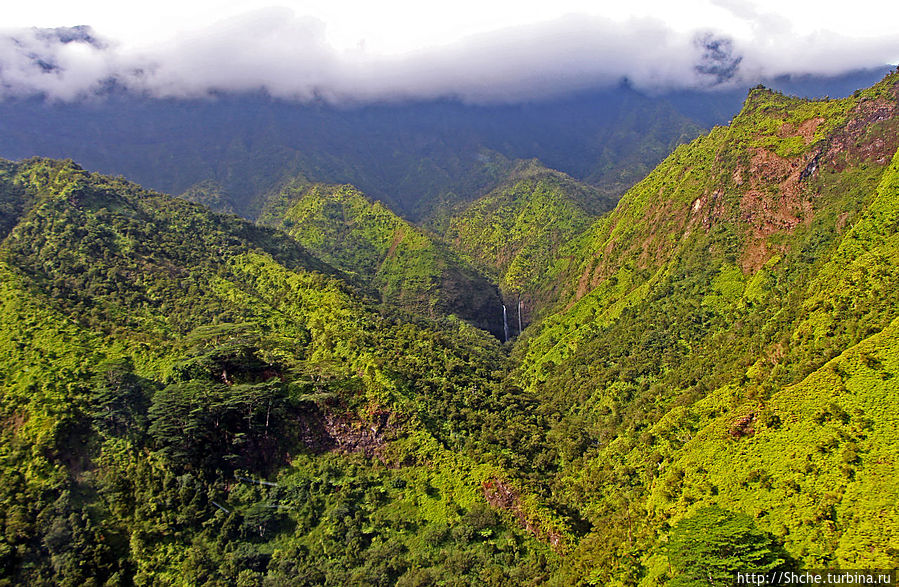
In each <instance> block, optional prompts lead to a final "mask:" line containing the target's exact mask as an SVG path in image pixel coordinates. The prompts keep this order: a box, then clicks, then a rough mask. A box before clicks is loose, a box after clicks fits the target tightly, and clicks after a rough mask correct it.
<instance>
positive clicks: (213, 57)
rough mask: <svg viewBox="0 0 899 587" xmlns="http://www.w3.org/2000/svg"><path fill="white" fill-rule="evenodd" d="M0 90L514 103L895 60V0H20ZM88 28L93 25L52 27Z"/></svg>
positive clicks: (12, 15) (898, 42)
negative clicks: (618, 87) (622, 84)
mask: <svg viewBox="0 0 899 587" xmlns="http://www.w3.org/2000/svg"><path fill="white" fill-rule="evenodd" d="M3 13H4V14H3V17H2V23H3V24H2V26H0V84H2V85H0V95H7V96H9V95H23V94H33V93H44V94H47V95H49V96H51V97H53V98H56V99H63V100H70V99H78V98H81V97H83V96H86V95H91V94H93V93H95V92H96V91H97V90H98V89H99V88H102V87H104V85H108V83H109V80H113V79H114V80H115V81H116V83H117V84H118V85H119V86H124V87H128V88H130V89H132V90H134V91H139V92H146V93H149V94H151V95H155V96H202V95H206V94H208V93H209V92H211V91H246V90H257V89H260V88H264V89H266V90H267V91H269V92H270V93H272V94H273V95H275V96H278V97H284V98H297V99H310V98H313V97H324V98H326V99H331V100H369V99H384V98H388V99H390V98H409V97H412V98H429V97H436V96H447V95H450V96H457V97H459V98H461V99H464V100H467V101H474V102H490V101H517V100H526V99H533V98H540V97H543V96H549V95H555V94H558V93H564V92H567V91H571V90H577V89H583V88H589V87H597V86H602V85H608V84H615V83H618V82H619V81H620V80H621V78H622V77H627V78H628V79H629V80H630V81H631V82H632V83H634V84H635V85H636V86H637V87H640V88H643V89H647V90H658V89H667V88H682V87H705V88H714V87H721V86H726V85H728V84H733V83H737V82H740V83H746V82H750V83H751V82H754V81H757V80H759V79H762V78H765V77H768V78H770V77H774V76H777V75H781V74H804V73H811V74H839V73H845V72H847V71H850V70H852V69H857V68H864V67H878V66H882V65H885V64H895V63H897V62H899V34H897V30H899V29H897V27H896V22H897V17H899V3H887V2H884V1H882V0H877V1H872V0H855V1H853V2H851V3H848V4H847V3H840V4H838V5H836V6H835V5H834V4H832V3H826V2H822V1H821V0H816V1H804V0H803V1H800V2H791V1H787V0H780V1H770V0H764V1H759V2H752V1H745V0H689V1H676V2H675V1H670V0H669V1H649V0H618V1H616V2H599V1H597V0H592V1H582V0H542V1H541V2H533V3H531V2H523V1H519V2H506V1H503V2H492V1H489V0H479V1H472V0H453V1H452V2H433V3H428V2H421V1H420V0H419V1H405V0H396V1H385V0H379V1H368V2H339V1H334V0H331V1H330V2H325V1H320V0H311V1H306V2H303V1H287V2H276V3H269V2H265V1H263V2H250V1H247V0H225V1H216V2H213V1H211V0H193V1H190V2H187V1H184V0H180V1H173V0H154V1H153V2H145V3H125V2H119V3H111V2H97V1H91V0H87V1H85V0H81V1H79V2H71V1H69V2H58V3H57V2H41V1H34V2H17V3H15V4H14V5H11V6H4V10H3ZM77 25H86V26H87V27H90V28H88V29H79V30H75V31H70V30H55V31H51V30H49V29H59V28H62V29H64V28H65V27H73V26H77Z"/></svg>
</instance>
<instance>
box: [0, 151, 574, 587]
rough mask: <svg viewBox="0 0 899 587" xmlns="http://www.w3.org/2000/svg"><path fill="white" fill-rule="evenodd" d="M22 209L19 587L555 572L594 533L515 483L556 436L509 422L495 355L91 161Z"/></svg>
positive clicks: (2, 475)
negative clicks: (533, 452) (380, 309)
mask: <svg viewBox="0 0 899 587" xmlns="http://www.w3.org/2000/svg"><path fill="white" fill-rule="evenodd" d="M0 186H2V193H3V194H4V204H6V203H10V202H11V203H12V204H13V205H12V206H9V207H6V208H4V222H6V224H7V225H9V224H14V226H13V228H12V230H11V231H10V232H9V234H7V235H6V237H5V239H4V240H3V242H2V245H0V289H2V292H0V294H2V295H0V304H2V307H0V356H2V357H3V359H2V364H0V439H2V441H0V488H2V489H0V505H2V507H0V514H2V515H0V524H2V530H3V531H2V533H0V559H2V565H0V568H2V574H0V581H2V582H4V583H6V584H102V583H108V584H132V583H135V584H183V583H187V584H202V583H207V584H235V583H238V584H239V583H249V584H259V583H261V582H262V580H263V579H264V578H265V579H266V580H268V581H270V582H275V583H282V584H283V583H289V584H310V585H320V584H347V583H349V584H359V583H362V584H392V583H395V582H397V581H403V582H406V583H409V584H415V583H421V582H423V581H426V580H432V581H446V582H452V583H460V582H461V583H465V582H474V581H477V582H479V583H483V582H487V583H493V584H499V583H500V582H501V581H502V578H503V577H519V578H521V580H522V582H526V581H532V580H539V579H540V577H545V576H546V575H547V573H548V572H549V571H550V570H551V568H552V567H553V566H554V564H555V562H554V561H556V560H557V558H556V554H554V551H553V548H555V549H556V550H558V549H561V548H562V547H563V546H564V544H566V541H567V540H568V536H569V533H568V530H567V529H566V523H565V521H564V519H563V518H562V517H560V516H558V515H556V514H554V513H552V512H551V511H549V510H547V509H546V508H545V507H544V506H542V505H540V502H539V500H538V499H537V498H536V497H535V496H533V495H532V494H530V493H528V492H527V491H525V490H524V489H523V488H521V487H519V486H518V484H517V482H516V481H515V477H514V474H513V471H514V470H515V467H516V465H517V462H516V460H515V458H516V457H515V454H516V453H515V451H514V450H511V447H513V446H514V445H515V444H516V440H515V437H513V434H514V436H517V437H527V436H533V433H531V432H529V428H528V427H529V426H530V427H533V423H531V422H529V421H528V420H527V419H525V418H520V419H519V420H518V421H517V423H516V424H514V425H513V427H512V428H511V430H513V431H515V430H517V432H514V433H510V432H507V431H508V430H510V429H509V428H508V427H509V421H508V419H505V420H504V419H502V418H501V417H500V415H501V414H502V413H503V410H504V409H506V406H508V405H510V404H511V403H512V401H511V399H510V398H511V397H514V393H515V392H514V390H503V389H502V388H501V387H500V386H499V385H498V379H497V378H498V375H497V369H498V367H499V364H500V361H501V360H502V358H501V354H500V352H499V346H498V343H497V342H496V341H495V339H493V338H491V337H489V336H487V335H486V334H485V333H483V332H481V331H479V330H476V329H473V328H471V327H470V326H468V325H466V324H464V323H462V322H459V321H455V322H445V323H444V324H443V326H442V327H441V328H437V327H436V326H435V325H434V324H433V323H432V324H431V325H430V326H429V325H427V324H423V325H418V326H417V325H413V324H406V323H402V322H396V321H393V320H389V319H387V318H385V317H383V316H382V315H380V314H378V313H377V312H376V311H375V310H374V309H373V307H372V305H371V303H370V302H369V301H367V300H366V299H365V298H364V297H362V296H360V295H359V293H358V292H356V291H355V290H354V289H353V288H352V287H350V286H348V285H347V284H346V283H345V282H344V281H342V280H341V279H339V275H338V274H337V273H336V272H335V271H334V270H333V269H331V268H330V267H329V266H328V265H325V264H324V263H322V262H321V261H318V260H317V259H315V258H314V257H312V256H310V255H309V254H308V252H306V251H305V250H304V249H302V248H301V247H300V246H299V245H297V244H296V242H295V241H294V240H292V239H290V238H289V237H287V236H286V235H283V234H281V233H278V232H276V231H273V230H271V229H264V228H259V227H256V226H253V225H252V224H249V223H247V222H246V221H243V220H240V219H238V218H236V217H233V216H230V217H229V216H218V215H215V214H213V213H211V212H209V211H208V210H207V209H205V208H203V207H201V206H198V205H195V204H191V203H188V202H184V201H182V200H177V199H173V198H169V197H166V196H162V195H160V194H156V193H153V192H148V191H145V190H142V189H141V188H139V187H137V186H134V185H132V184H127V183H125V182H122V181H120V180H116V179H110V178H105V177H102V176H98V175H95V174H90V173H88V172H85V171H83V170H81V169H80V168H78V167H77V166H75V165H73V164H72V163H71V162H54V161H47V160H30V161H26V162H23V163H19V164H11V163H4V164H3V173H2V175H0ZM7 210H11V211H10V212H7ZM497 487H499V488H503V491H504V493H503V495H504V496H506V499H504V500H500V501H497V499H496V498H495V497H494V496H495V494H496V492H497V491H498V490H497V489H496V488H497ZM491 500H493V502H495V505H496V506H497V507H491V506H490V505H489V503H491ZM429 578H430V579H429Z"/></svg>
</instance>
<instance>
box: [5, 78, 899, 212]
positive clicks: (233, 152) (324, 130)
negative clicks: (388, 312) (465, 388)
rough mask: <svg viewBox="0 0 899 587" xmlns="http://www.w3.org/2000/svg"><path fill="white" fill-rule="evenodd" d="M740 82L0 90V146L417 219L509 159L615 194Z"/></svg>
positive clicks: (147, 178) (709, 119) (834, 83)
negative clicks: (406, 95) (504, 93)
mask: <svg viewBox="0 0 899 587" xmlns="http://www.w3.org/2000/svg"><path fill="white" fill-rule="evenodd" d="M884 73H885V71H883V70H871V71H863V72H857V73H854V74H851V75H847V76H843V77H840V78H826V79H825V78H811V77H809V78H801V79H781V80H773V81H772V83H771V85H772V87H775V88H780V89H783V90H785V91H788V92H793V93H798V94H799V95H804V96H821V95H824V94H829V95H831V96H841V95H846V94H848V93H849V92H851V91H853V89H855V88H858V87H864V86H867V85H870V84H871V83H873V82H874V81H876V80H877V79H880V78H881V77H882V76H883V74H884ZM746 90H747V89H746V88H737V89H732V90H729V91H717V92H681V93H678V94H672V95H658V96H649V95H644V94H641V93H639V92H637V91H636V90H634V89H632V88H631V87H630V86H629V85H628V84H627V82H626V81H625V82H622V84H621V85H620V86H619V87H617V88H612V89H607V90H602V91H594V92H586V93H581V94H578V95H574V96H569V97H564V98H558V99H554V100H549V101H544V102H535V103H524V104H509V105H493V106H479V105H469V104H463V103H460V102H458V101H454V100H450V99H444V100H437V101H430V102H414V103H387V104H369V105H358V106H342V107H338V106H331V105H328V104H327V103H313V104H297V103H290V102H285V101H278V100H272V99H269V98H267V97H265V96H261V95H243V96H235V95H221V96H219V97H218V98H211V99H208V100H154V99H143V98H139V97H134V96H131V95H129V94H127V93H116V92H112V93H111V94H110V95H108V96H105V97H99V98H93V99H91V100H89V101H86V102H73V103H63V102H54V103H46V102H44V101H43V100H42V99H39V98H31V99H19V100H13V99H10V100H6V101H3V102H0V156H2V157H6V158H9V159H22V158H25V157H31V156H45V157H55V158H71V159H73V160H76V161H78V162H80V163H81V164H82V165H85V166H87V167H89V168H91V169H95V170H98V171H101V172H104V173H109V174H113V175H123V176H125V177H126V178H128V179H131V180H133V181H137V182H139V183H141V184H143V185H146V186H148V187H152V188H154V189H158V190H161V191H164V192H167V193H171V194H180V193H183V192H188V191H190V190H192V189H194V188H195V186H196V185H198V184H199V185H209V182H212V183H214V184H215V185H217V186H219V187H218V189H219V190H220V191H221V192H222V193H224V194H227V196H228V197H229V198H230V200H231V202H232V204H233V210H234V211H235V212H237V213H238V214H241V215H243V216H246V217H250V218H253V217H255V216H257V215H258V214H259V212H260V210H261V209H262V206H263V205H264V200H265V197H266V195H267V194H269V193H270V192H273V191H277V190H278V189H279V186H280V184H281V183H282V182H284V181H286V180H289V179H291V178H293V177H295V176H297V175H300V174H302V175H304V176H306V178H307V179H309V180H310V181H316V182H325V183H338V184H343V183H349V184H352V185H355V186H356V187H357V188H359V189H360V190H362V191H363V192H365V193H366V194H368V195H369V196H371V197H373V198H376V199H379V200H382V201H384V202H385V203H387V204H388V205H389V206H391V207H392V208H393V209H394V210H396V211H397V212H398V213H400V214H401V215H402V216H404V217H407V218H410V219H413V220H419V219H423V218H426V217H428V216H429V215H430V214H432V213H433V211H434V209H435V207H439V206H440V205H442V204H446V203H447V202H459V201H470V200H472V199H474V198H475V197H477V196H480V195H482V194H484V193H486V192H487V191H490V190H491V189H493V188H494V187H496V186H497V185H499V184H500V183H501V182H502V181H504V179H505V176H506V173H508V171H509V170H510V169H511V167H512V166H513V162H514V160H516V159H532V158H536V159H539V160H540V161H541V162H542V163H543V164H544V165H546V166H548V167H550V168H553V169H557V170H559V171H562V172H564V173H567V174H569V175H571V176H572V177H573V178H575V179H578V180H581V181H585V182H586V183H589V184H591V185H593V186H595V187H597V188H598V189H599V190H600V191H601V193H602V194H603V195H604V196H606V197H612V198H617V197H619V196H620V195H621V194H622V193H624V191H625V190H626V189H627V188H629V187H630V186H631V185H633V184H634V183H636V182H637V181H639V180H640V179H641V178H642V177H643V176H644V175H646V173H647V172H648V171H649V170H651V169H652V168H653V167H654V166H655V165H656V164H657V163H658V162H659V161H661V160H662V159H663V158H664V157H665V156H666V155H667V154H668V153H670V152H671V150H672V149H673V148H674V147H675V146H677V145H678V144H682V143H685V142H688V141H690V140H692V139H693V138H695V137H696V136H698V135H699V134H700V133H702V132H704V131H705V130H707V129H709V128H711V127H712V126H713V125H715V124H724V123H726V122H727V121H728V120H729V119H730V118H731V117H732V116H733V115H734V114H736V112H737V111H738V110H739V107H740V103H741V102H742V100H743V98H744V97H745V95H746Z"/></svg>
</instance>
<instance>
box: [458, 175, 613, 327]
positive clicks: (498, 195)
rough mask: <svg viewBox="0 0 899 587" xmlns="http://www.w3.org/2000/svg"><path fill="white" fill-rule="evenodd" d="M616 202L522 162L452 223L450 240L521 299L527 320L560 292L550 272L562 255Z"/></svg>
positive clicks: (508, 293) (511, 297)
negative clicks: (574, 239)
mask: <svg viewBox="0 0 899 587" xmlns="http://www.w3.org/2000/svg"><path fill="white" fill-rule="evenodd" d="M613 206H614V202H613V201H612V200H610V199H608V198H606V197H604V196H602V195H601V193H600V192H599V191H598V190H597V189H596V188H593V187H590V186H587V185H585V184H582V183H579V182H577V181H575V180H573V179H572V178H570V177H568V176H567V175H565V174H564V173H560V172H558V171H553V170H551V169H547V168H546V167H544V166H542V165H541V164H540V163H539V162H537V161H522V162H520V163H519V164H518V165H517V166H516V167H515V169H513V171H512V172H511V173H510V174H509V176H508V177H507V179H506V180H505V181H504V182H503V184H502V185H500V186H499V187H498V188H496V189H494V190H492V191H491V192H489V193H487V194H486V195H484V196H482V197H481V198H479V199H478V200H476V201H475V202H474V203H472V204H471V205H470V206H468V207H467V208H465V209H464V210H463V211H462V212H460V213H457V214H455V215H453V216H451V217H450V218H449V219H448V220H447V221H446V224H447V228H446V238H447V240H449V241H450V242H452V243H453V245H454V246H455V247H456V248H457V249H458V250H461V251H463V252H465V253H466V254H467V255H468V256H469V257H470V258H471V259H472V260H473V261H474V262H475V263H476V264H477V265H478V266H479V267H481V268H482V269H483V270H484V271H485V272H486V273H488V274H489V275H491V276H493V277H494V278H495V279H496V280H497V282H498V283H499V287H500V289H501V290H502V291H503V293H504V295H505V296H506V298H507V299H508V300H509V301H510V303H512V304H514V303H516V302H517V299H522V301H523V304H524V307H525V308H526V317H527V321H528V322H530V318H531V315H532V314H533V313H534V312H535V311H537V312H539V310H540V309H542V308H543V307H545V306H547V305H550V304H551V303H552V302H553V301H554V300H553V296H554V295H555V294H556V292H555V291H553V289H552V287H551V286H552V285H554V284H552V283H547V281H546V279H545V278H546V276H547V275H550V274H551V273H550V272H549V271H548V268H549V267H550V266H551V265H553V264H554V263H555V262H556V256H557V255H558V254H559V251H560V250H561V249H562V248H563V247H565V246H566V245H568V242H569V241H570V240H572V239H573V238H575V237H576V236H577V235H579V234H581V233H582V232H583V231H584V230H586V229H587V228H588V227H589V226H590V225H591V224H592V222H593V221H594V220H595V218H596V217H597V216H598V215H599V214H601V213H603V212H606V211H608V210H609V209H611V208H612V207H613Z"/></svg>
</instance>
